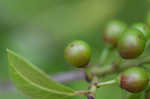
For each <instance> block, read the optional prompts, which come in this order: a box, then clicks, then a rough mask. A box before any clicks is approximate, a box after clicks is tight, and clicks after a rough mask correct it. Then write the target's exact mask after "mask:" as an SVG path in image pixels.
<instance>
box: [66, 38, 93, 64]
mask: <svg viewBox="0 0 150 99" xmlns="http://www.w3.org/2000/svg"><path fill="white" fill-rule="evenodd" d="M65 57H66V59H67V60H68V61H69V62H70V63H71V64H72V65H74V66H76V67H84V66H86V65H87V64H88V63H89V61H90V59H91V48H90V46H89V45H88V44H87V43H86V42H84V41H81V40H75V41H73V42H71V43H70V44H68V46H67V47H66V49H65Z"/></svg>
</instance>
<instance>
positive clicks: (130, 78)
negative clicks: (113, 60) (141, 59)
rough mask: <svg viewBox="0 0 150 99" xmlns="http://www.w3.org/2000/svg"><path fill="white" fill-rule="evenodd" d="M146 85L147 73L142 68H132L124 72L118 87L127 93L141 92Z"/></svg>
mask: <svg viewBox="0 0 150 99" xmlns="http://www.w3.org/2000/svg"><path fill="white" fill-rule="evenodd" d="M147 85H148V73H147V72H146V71H145V70H144V69H142V68H139V67H132V68H130V69H127V70H126V71H124V72H123V73H122V74H121V76H120V87H121V88H123V89H125V90H126V91H128V92H132V93H137V92H141V91H143V90H144V89H145V88H146V86H147Z"/></svg>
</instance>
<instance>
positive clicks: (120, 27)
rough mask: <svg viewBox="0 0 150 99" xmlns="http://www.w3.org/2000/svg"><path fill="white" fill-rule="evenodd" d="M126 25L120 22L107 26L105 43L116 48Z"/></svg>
mask: <svg viewBox="0 0 150 99" xmlns="http://www.w3.org/2000/svg"><path fill="white" fill-rule="evenodd" d="M126 27H127V26H126V24H124V23H123V22H120V21H112V22H110V23H109V24H108V25H107V26H106V29H105V31H104V33H103V39H104V42H105V43H108V44H111V45H113V46H116V45H117V43H118V40H119V38H120V36H121V35H122V33H123V32H124V31H125V29H126Z"/></svg>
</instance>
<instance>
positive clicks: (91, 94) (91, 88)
mask: <svg viewBox="0 0 150 99" xmlns="http://www.w3.org/2000/svg"><path fill="white" fill-rule="evenodd" d="M97 84H98V79H97V77H96V76H94V78H93V80H92V83H91V85H90V86H89V88H88V91H89V93H88V99H95V97H96V89H97Z"/></svg>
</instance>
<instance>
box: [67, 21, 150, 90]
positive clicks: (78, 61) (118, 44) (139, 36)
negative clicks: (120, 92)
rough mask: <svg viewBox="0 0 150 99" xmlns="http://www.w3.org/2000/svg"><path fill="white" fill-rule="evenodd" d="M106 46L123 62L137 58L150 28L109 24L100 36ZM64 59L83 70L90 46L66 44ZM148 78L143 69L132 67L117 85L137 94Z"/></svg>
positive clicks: (89, 54) (120, 77)
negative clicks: (114, 50) (116, 52)
mask: <svg viewBox="0 0 150 99" xmlns="http://www.w3.org/2000/svg"><path fill="white" fill-rule="evenodd" d="M102 37H103V40H104V42H105V43H106V44H108V45H110V46H112V47H113V48H116V50H117V51H118V53H119V55H120V58H121V59H124V60H127V59H128V60H129V59H135V58H137V57H139V56H140V55H141V54H142V53H143V52H144V49H145V46H146V43H147V41H148V39H149V38H150V28H149V27H148V26H147V25H146V24H143V23H137V24H133V25H132V26H131V27H128V26H127V25H126V24H124V23H123V22H120V21H112V22H110V23H109V24H108V25H107V26H106V28H105V31H104V33H103V35H102ZM65 57H66V59H67V60H68V61H69V62H70V63H71V64H72V65H74V66H76V67H80V68H81V67H83V68H85V67H86V66H87V65H88V64H89V61H90V59H91V48H90V46H89V45H88V44H87V43H86V42H84V41H81V40H76V41H73V42H71V43H70V44H68V46H67V47H66V49H65ZM148 81H149V76H148V72H147V71H146V70H145V69H142V68H140V67H135V66H132V68H128V69H126V70H125V71H124V72H122V73H121V74H120V75H119V85H120V87H121V88H122V89H125V90H126V91H128V92H132V93H137V92H141V91H143V90H144V89H145V88H146V87H147V86H148Z"/></svg>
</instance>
